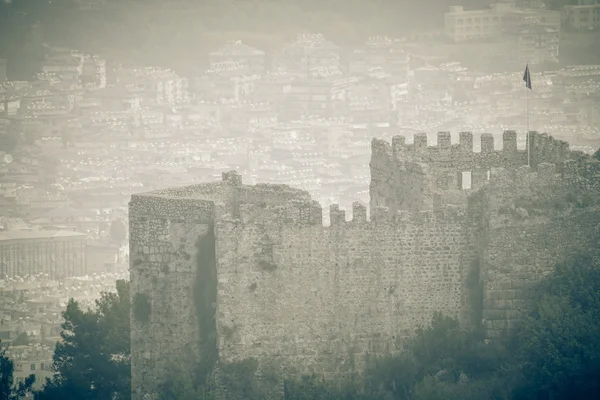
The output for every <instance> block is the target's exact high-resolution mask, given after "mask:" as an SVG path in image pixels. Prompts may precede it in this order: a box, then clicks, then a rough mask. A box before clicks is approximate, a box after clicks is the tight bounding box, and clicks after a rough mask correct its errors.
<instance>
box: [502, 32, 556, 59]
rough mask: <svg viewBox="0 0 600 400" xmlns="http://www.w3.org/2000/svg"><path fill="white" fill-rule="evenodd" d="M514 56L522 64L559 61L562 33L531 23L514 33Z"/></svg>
mask: <svg viewBox="0 0 600 400" xmlns="http://www.w3.org/2000/svg"><path fill="white" fill-rule="evenodd" d="M512 41H513V42H514V43H513V45H512V46H511V48H512V49H513V52H514V53H513V54H511V57H513V58H514V59H515V60H519V62H520V63H521V64H527V63H529V64H548V63H558V62H559V42H560V35H559V32H558V31H556V30H555V29H552V28H549V27H545V26H539V25H530V26H523V27H521V28H520V29H517V30H515V31H514V33H513V34H512Z"/></svg>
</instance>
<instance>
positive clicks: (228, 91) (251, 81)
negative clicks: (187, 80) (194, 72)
mask: <svg viewBox="0 0 600 400" xmlns="http://www.w3.org/2000/svg"><path fill="white" fill-rule="evenodd" d="M259 80H260V74H258V73H254V72H252V70H251V69H249V68H248V66H247V65H246V64H239V63H234V62H231V61H228V62H223V63H220V64H214V65H213V68H212V69H210V70H208V71H206V75H204V76H203V77H201V78H199V79H197V80H196V82H195V83H196V85H195V86H196V87H195V89H196V91H197V93H198V95H199V96H200V98H202V99H204V100H211V101H220V100H236V101H239V100H245V99H248V98H249V97H250V96H251V95H252V93H253V92H254V89H255V86H256V84H257V82H258V81H259Z"/></svg>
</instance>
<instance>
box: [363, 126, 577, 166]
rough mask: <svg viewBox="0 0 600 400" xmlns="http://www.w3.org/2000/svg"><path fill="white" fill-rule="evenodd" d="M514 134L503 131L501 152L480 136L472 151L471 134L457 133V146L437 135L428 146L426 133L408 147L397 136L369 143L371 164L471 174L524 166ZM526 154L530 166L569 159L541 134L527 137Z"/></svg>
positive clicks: (563, 145) (562, 147) (562, 145)
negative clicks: (424, 166) (418, 163)
mask: <svg viewBox="0 0 600 400" xmlns="http://www.w3.org/2000/svg"><path fill="white" fill-rule="evenodd" d="M517 142H518V138H517V133H516V132H515V131H504V132H503V134H502V148H501V149H497V148H496V143H495V140H494V136H493V135H492V134H491V133H483V134H481V136H480V146H479V147H480V149H479V151H476V150H475V146H474V141H473V134H472V133H471V132H461V133H460V134H459V141H458V143H452V137H451V134H450V132H438V133H437V144H436V145H431V146H430V145H429V144H428V141H427V134H426V133H416V134H415V135H414V136H413V140H412V143H410V144H409V143H407V140H406V137H404V136H401V135H398V136H394V137H393V138H392V141H391V143H389V142H387V141H385V140H382V139H373V140H372V142H371V153H372V160H377V159H379V160H381V159H388V160H394V161H396V162H399V161H400V162H401V161H404V160H414V161H421V162H424V163H426V164H428V165H430V166H432V167H444V168H450V167H454V168H458V169H466V170H473V169H478V168H487V169H489V168H492V167H496V168H499V167H504V168H517V167H519V166H521V165H527V157H528V151H527V148H526V149H524V150H520V149H518V148H517ZM530 144H531V145H530V148H531V152H530V154H529V156H530V159H531V164H532V165H534V166H535V165H537V164H539V163H544V162H545V163H562V162H563V161H565V160H567V159H570V158H572V157H573V154H572V152H571V150H570V149H569V145H568V143H567V142H564V141H562V140H556V139H554V138H553V137H552V136H549V135H547V134H545V133H543V134H540V133H538V132H532V133H531V135H530Z"/></svg>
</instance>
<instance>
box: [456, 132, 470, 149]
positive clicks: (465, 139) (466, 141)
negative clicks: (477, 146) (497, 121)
mask: <svg viewBox="0 0 600 400" xmlns="http://www.w3.org/2000/svg"><path fill="white" fill-rule="evenodd" d="M458 147H459V148H460V151H462V152H463V153H472V152H473V134H472V133H471V132H461V133H460V136H459V138H458Z"/></svg>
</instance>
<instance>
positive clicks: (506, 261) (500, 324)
mask: <svg viewBox="0 0 600 400" xmlns="http://www.w3.org/2000/svg"><path fill="white" fill-rule="evenodd" d="M530 143H531V145H532V147H531V152H530V160H531V167H528V166H527V151H523V150H518V149H517V137H516V133H514V132H505V133H504V140H503V148H502V149H501V150H496V149H495V148H494V142H493V137H492V136H491V135H482V138H481V151H480V152H474V151H473V138H472V135H471V134H469V133H461V135H460V142H459V143H458V144H452V143H451V142H450V135H449V133H446V132H441V133H439V134H438V144H437V146H432V147H428V146H427V137H426V135H425V134H418V135H415V137H414V141H413V143H412V144H410V145H407V144H406V141H405V139H404V138H403V137H400V136H396V137H394V138H393V140H392V143H391V144H390V143H387V142H385V141H381V140H377V139H374V140H373V142H372V159H371V174H372V181H371V187H370V191H371V204H370V210H369V211H370V212H369V214H370V218H368V217H367V209H366V207H365V206H364V205H362V204H359V203H355V204H354V206H353V210H352V217H351V218H350V220H347V218H346V215H345V211H344V210H340V209H339V207H338V206H336V205H333V206H331V207H330V210H329V214H330V221H331V225H330V226H327V227H324V226H323V219H322V216H323V210H322V208H321V206H320V205H319V204H318V203H317V202H315V201H313V200H312V199H311V198H310V196H309V195H308V193H307V192H305V191H302V190H297V189H293V188H290V187H288V186H286V185H268V184H258V185H254V186H248V185H243V184H242V179H241V177H240V176H239V175H237V174H236V173H235V172H230V173H226V174H223V180H222V182H215V183H210V184H206V185H195V186H190V187H185V188H175V189H168V190H162V191H156V192H151V193H146V194H140V195H133V196H132V200H131V203H130V234H131V238H130V245H131V256H130V257H131V283H132V301H133V307H132V336H131V339H132V344H131V346H132V391H133V398H134V399H141V398H143V395H144V394H152V393H156V391H157V388H158V385H159V384H160V382H161V379H164V371H165V370H169V368H170V365H172V364H173V363H177V364H179V365H180V366H181V365H183V366H185V365H188V366H189V368H193V365H195V363H197V361H198V359H203V358H205V359H208V358H211V357H212V358H213V359H214V360H216V358H215V357H216V355H215V354H216V353H215V352H214V351H212V350H211V349H212V348H213V347H216V350H218V359H219V360H220V361H221V362H232V361H240V360H243V359H246V358H256V359H258V360H259V361H261V362H267V361H268V362H269V363H273V364H276V365H279V366H280V368H282V369H283V372H287V373H291V374H294V373H311V372H315V373H319V374H323V375H326V376H339V375H340V374H344V373H345V372H348V371H349V370H351V369H352V368H357V369H358V370H360V369H361V368H362V366H363V365H364V361H365V356H366V354H367V353H369V354H381V353H385V352H388V351H394V350H395V349H397V348H398V346H399V344H400V343H401V341H402V338H404V337H406V336H408V335H410V334H411V332H412V331H413V330H414V328H415V327H416V326H418V325H422V324H426V323H427V322H428V321H430V319H431V316H432V314H433V313H434V312H435V311H441V312H443V313H444V314H446V315H450V316H454V317H458V318H459V320H460V321H461V322H462V323H463V324H464V325H469V324H473V323H475V324H477V323H483V324H484V327H485V328H486V332H487V333H488V335H489V336H490V337H493V336H495V335H498V334H500V333H501V332H502V331H503V330H505V329H506V328H507V327H509V326H512V325H513V324H515V323H518V321H519V319H520V318H521V315H522V313H523V312H524V311H525V310H526V309H527V306H528V305H529V303H528V302H529V301H530V298H529V297H530V290H529V289H530V287H531V284H532V283H533V282H535V281H537V280H538V279H539V278H540V276H542V275H543V274H545V273H547V272H548V271H550V270H551V268H552V266H553V264H554V263H555V262H556V261H560V259H561V258H562V257H564V255H565V254H567V253H569V252H577V251H580V250H581V249H582V248H593V247H592V246H594V244H597V243H598V239H599V238H600V232H598V231H599V229H598V226H600V225H598V224H599V223H600V218H599V217H598V213H597V212H594V210H593V209H592V208H590V207H587V206H586V205H585V204H584V203H585V202H586V201H588V200H589V197H590V196H592V197H593V196H596V197H598V194H599V193H600V190H599V189H600V187H599V186H600V185H599V183H600V179H598V176H600V175H597V174H598V172H599V171H600V167H599V166H598V164H600V162H597V161H594V160H591V159H590V157H587V156H584V155H583V154H581V153H575V152H571V151H569V149H568V144H566V143H565V142H561V141H556V140H554V139H553V138H552V137H549V136H547V135H540V134H537V133H534V134H532V138H531V140H530ZM465 173H468V174H469V175H470V176H471V188H470V189H464V188H463V184H462V179H463V177H464V176H465ZM573 195H574V196H573ZM569 196H570V197H569ZM550 197H553V198H555V203H556V204H563V205H564V204H567V205H566V206H565V207H562V208H561V207H558V206H548V204H554V203H552V202H551V201H550V200H548V199H549V198H550ZM528 199H529V200H528ZM544 199H545V200H544ZM565 199H567V200H568V201H567V200H565ZM542 200H544V201H545V202H544V201H542ZM565 201H566V202H567V203H565ZM569 201H570V203H569ZM515 202H516V203H515ZM536 207H539V208H541V210H539V209H538V208H536ZM596 247H597V246H596ZM140 304H142V305H143V304H145V305H146V309H147V313H146V314H147V315H142V316H141V315H137V314H139V312H136V310H138V309H140V307H139V305H140ZM141 309H144V307H141ZM136 313H137V314H136ZM214 360H213V361H214ZM212 367H214V365H212Z"/></svg>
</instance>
